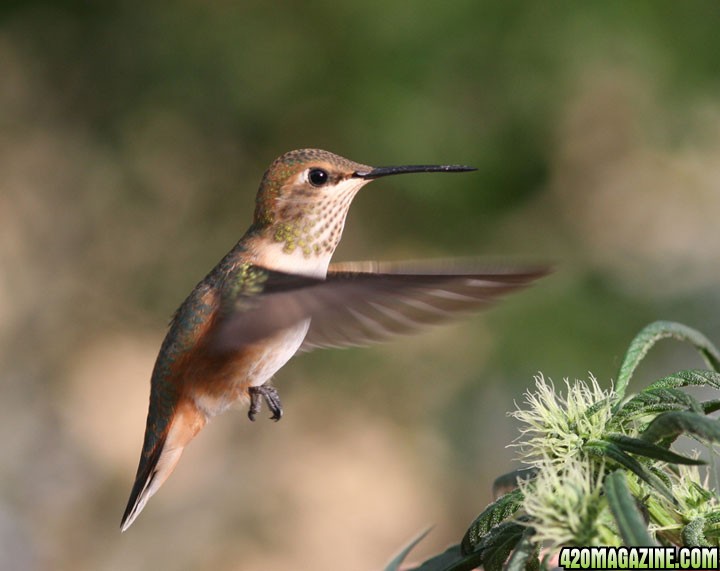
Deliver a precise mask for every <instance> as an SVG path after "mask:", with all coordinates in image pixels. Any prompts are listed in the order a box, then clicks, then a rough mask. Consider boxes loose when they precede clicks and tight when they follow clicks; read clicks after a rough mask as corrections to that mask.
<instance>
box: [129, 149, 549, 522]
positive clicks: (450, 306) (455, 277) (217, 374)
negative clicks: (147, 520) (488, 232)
mask: <svg viewBox="0 0 720 571" xmlns="http://www.w3.org/2000/svg"><path fill="white" fill-rule="evenodd" d="M471 170H475V169H473V168H471V167H466V166H459V165H446V166H441V165H413V166H399V167H380V168H373V167H369V166H367V165H362V164H359V163H355V162H353V161H350V160H348V159H345V158H343V157H340V156H338V155H335V154H333V153H329V152H327V151H322V150H318V149H301V150H297V151H291V152H289V153H286V154H284V155H282V156H281V157H279V158H278V159H276V160H275V161H274V162H273V163H272V164H271V165H270V167H269V168H268V170H267V171H266V172H265V175H264V176H263V179H262V182H261V183H260V188H259V190H258V193H257V199H256V208H255V214H254V218H253V223H252V225H251V226H250V228H249V230H248V231H247V232H246V234H245V235H244V236H243V237H242V238H241V239H240V241H239V242H238V243H237V244H236V246H235V247H234V248H233V249H232V250H230V252H229V253H228V254H227V255H226V256H225V257H224V258H223V259H222V260H220V262H219V263H218V264H217V266H215V267H214V268H213V269H212V270H211V271H210V273H209V274H208V275H207V276H205V278H204V279H203V280H202V281H201V282H200V283H199V284H198V285H197V286H196V287H195V289H193V291H192V292H191V293H190V295H189V296H188V297H187V299H186V300H185V301H184V302H183V303H182V305H180V307H179V308H178V309H177V311H176V312H175V314H174V316H173V318H172V321H171V323H170V327H169V330H168V333H167V336H166V337H165V340H164V341H163V343H162V347H161V349H160V354H159V355H158V358H157V361H156V362H155V367H154V369H153V373H152V381H151V390H150V407H149V411H148V417H147V425H146V428H145V439H144V442H143V448H142V454H141V457H140V465H139V466H138V470H137V475H136V477H135V483H134V485H133V488H132V492H131V493H130V499H129V501H128V504H127V508H126V509H125V513H124V514H123V518H122V523H121V529H122V531H125V530H126V529H127V528H128V527H129V526H130V525H131V524H132V523H133V521H134V520H135V518H136V517H137V516H138V514H139V513H140V512H141V511H142V509H143V508H144V507H145V504H146V503H147V501H148V500H149V499H150V497H151V496H152V495H153V494H154V493H155V492H157V490H158V488H160V486H161V485H162V484H163V482H165V480H166V479H167V477H168V476H169V475H170V473H171V472H172V471H173V469H174V468H175V466H176V465H177V462H178V460H179V459H180V455H181V454H182V452H183V449H184V448H185V446H187V444H188V443H189V442H190V441H191V440H192V439H193V438H194V437H195V436H196V435H197V434H198V432H200V430H202V428H203V427H204V426H205V424H206V423H207V422H208V421H209V420H210V419H211V418H212V417H213V416H216V415H218V414H220V413H221V412H223V411H224V410H226V409H227V408H228V407H230V406H231V405H232V404H234V403H235V402H237V401H240V402H245V403H249V410H248V416H249V418H250V420H254V419H255V416H256V415H257V414H258V412H259V411H260V409H261V404H262V401H263V400H264V401H265V403H266V404H267V406H268V408H269V409H270V411H271V412H272V418H273V419H274V420H276V421H277V420H279V419H280V418H281V416H282V414H283V409H282V406H281V403H280V398H279V396H278V393H277V390H276V389H275V388H274V387H273V386H272V385H271V384H270V379H271V378H272V376H273V375H274V374H275V373H276V372H277V371H278V370H279V369H280V368H281V367H282V366H283V365H285V363H286V362H287V361H288V360H289V359H290V358H291V357H292V356H293V355H295V354H296V353H298V352H301V351H310V350H312V349H316V348H321V347H345V346H351V345H365V344H369V343H373V342H377V341H383V340H385V339H387V338H389V337H392V336H394V335H398V334H404V333H410V332H412V331H413V330H415V329H417V328H418V327H421V326H423V325H428V324H435V323H440V322H443V321H446V320H448V319H449V318H451V317H453V316H454V315H456V314H459V313H463V312H467V311H468V310H472V309H477V308H479V307H482V306H485V305H487V304H488V303H489V302H491V301H492V300H493V299H495V298H496V297H498V296H500V295H501V294H504V293H507V292H509V291H512V290H515V289H518V288H521V287H523V286H526V285H528V284H529V283H530V282H531V281H533V280H535V279H537V278H539V277H540V276H542V275H544V274H545V273H547V269H546V268H539V267H535V268H532V267H526V268H522V267H520V268H517V267H516V268H506V269H497V270H495V269H491V268H482V267H477V266H476V265H474V264H469V263H467V262H466V263H460V262H443V263H440V264H435V265H433V264H425V265H423V264H418V265H412V264H407V263H406V264H383V263H376V262H355V263H344V264H333V265H330V258H331V257H332V255H333V252H334V251H335V248H336V247H337V245H338V243H339V242H340V237H341V234H342V231H343V227H344V225H345V218H346V216H347V213H348V210H349V208H350V203H351V202H352V200H353V198H354V197H355V195H356V193H357V192H358V191H359V190H360V189H361V188H362V187H363V186H365V185H366V184H367V183H369V182H371V181H373V180H375V179H377V178H381V177H384V176H389V175H397V174H406V173H420V172H463V171H471Z"/></svg>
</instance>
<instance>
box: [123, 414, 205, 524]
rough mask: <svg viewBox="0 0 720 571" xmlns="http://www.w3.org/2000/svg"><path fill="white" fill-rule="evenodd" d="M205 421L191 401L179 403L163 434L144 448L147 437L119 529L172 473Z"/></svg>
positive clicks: (130, 521) (140, 508)
mask: <svg viewBox="0 0 720 571" xmlns="http://www.w3.org/2000/svg"><path fill="white" fill-rule="evenodd" d="M206 422H207V417H206V416H205V415H204V414H203V413H202V412H200V411H199V410H198V409H197V407H195V405H194V404H191V403H187V404H185V405H180V406H178V408H177V409H176V411H175V414H174V416H173V420H172V422H171V423H170V424H169V428H168V429H167V431H166V432H165V434H164V435H162V437H161V438H159V439H157V440H155V441H154V444H153V445H152V447H151V448H149V449H147V450H146V449H145V448H146V447H147V445H148V438H147V436H146V439H145V447H143V452H142V455H141V457H140V465H139V466H138V471H137V475H136V476H135V483H134V484H133V488H132V491H131V492H130V499H129V500H128V504H127V507H126V508H125V513H124V514H123V517H122V522H121V523H120V531H121V532H122V531H125V530H126V529H127V528H129V527H130V526H131V525H132V523H133V522H134V521H135V518H137V516H139V515H140V512H141V511H142V510H143V508H144V507H145V504H146V503H147V502H148V500H149V499H150V498H151V497H152V496H153V494H155V492H157V491H158V490H159V489H160V486H162V485H163V483H164V482H165V480H167V478H168V476H170V474H172V472H173V470H174V469H175V466H176V465H177V463H178V461H179V460H180V456H181V455H182V453H183V450H184V449H185V446H187V444H188V443H189V442H190V441H191V440H192V439H193V438H194V437H195V435H196V434H197V433H198V432H200V430H201V429H202V428H203V426H205V423H206ZM148 430H149V426H148Z"/></svg>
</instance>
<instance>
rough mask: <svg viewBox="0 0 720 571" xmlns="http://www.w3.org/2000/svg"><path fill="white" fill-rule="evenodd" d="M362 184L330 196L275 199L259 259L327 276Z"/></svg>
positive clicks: (294, 270)
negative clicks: (306, 198)
mask: <svg viewBox="0 0 720 571" xmlns="http://www.w3.org/2000/svg"><path fill="white" fill-rule="evenodd" d="M354 182H357V181H354ZM361 186H362V185H359V184H357V183H356V184H353V185H347V187H346V188H344V189H339V188H337V187H336V188H335V192H334V193H333V194H332V195H331V196H324V197H322V198H319V197H318V198H317V199H312V200H304V201H302V200H292V199H283V198H278V199H276V202H275V205H274V206H275V215H274V216H273V220H272V222H271V223H270V224H269V225H268V226H267V227H266V228H265V229H264V232H263V235H264V236H263V238H264V240H263V241H264V242H265V247H264V248H263V249H262V251H261V252H260V257H261V258H263V259H261V260H259V262H260V263H261V264H262V265H264V266H265V267H269V268H273V269H277V270H282V271H288V272H290V273H303V274H308V275H314V276H321V277H324V276H325V274H326V272H327V267H328V265H329V264H330V259H331V258H332V255H333V253H334V252H335V248H337V245H338V244H339V243H340V238H341V237H342V232H343V228H344V226H345V219H346V217H347V214H348V211H349V209H350V204H351V203H352V200H353V198H354V197H355V194H356V193H357V191H358V190H359V189H360V187H361ZM268 242H270V244H268Z"/></svg>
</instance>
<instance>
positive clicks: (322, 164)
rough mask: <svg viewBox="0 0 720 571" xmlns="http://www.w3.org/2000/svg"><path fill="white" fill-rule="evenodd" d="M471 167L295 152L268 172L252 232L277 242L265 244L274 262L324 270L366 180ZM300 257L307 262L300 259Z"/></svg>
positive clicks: (278, 264) (265, 255)
mask: <svg viewBox="0 0 720 571" xmlns="http://www.w3.org/2000/svg"><path fill="white" fill-rule="evenodd" d="M468 170H475V169H473V168H471V167H464V166H457V165H452V166H440V165H412V166H401V167H379V168H373V167H370V166H368V165H363V164H360V163H356V162H354V161H351V160H349V159H346V158H343V157H341V156H338V155H335V154H333V153H330V152H328V151H323V150H320V149H300V150H296V151H290V152H289V153H285V154H284V155H282V156H280V157H278V158H277V159H275V161H274V162H273V163H272V164H271V165H270V167H269V168H268V169H267V171H265V175H264V176H263V179H262V182H261V183H260V188H259V190H258V194H257V200H256V208H255V216H254V219H253V226H252V228H251V233H252V234H256V235H257V234H262V235H263V236H264V237H265V239H266V240H267V239H270V241H271V242H272V243H274V244H275V245H276V248H274V249H268V248H267V247H264V248H263V249H264V250H265V251H266V253H265V254H264V257H268V256H270V255H272V261H273V262H274V266H275V267H277V268H279V267H280V266H286V267H285V268H284V269H288V268H291V269H294V270H295V271H297V272H300V271H302V269H301V268H302V266H308V267H309V268H311V269H309V273H313V274H321V275H324V274H325V271H326V270H327V265H328V264H329V262H330V258H331V257H332V254H333V252H334V251H335V248H336V247H337V245H338V243H339V242H340V237H341V235H342V231H343V227H344V225H345V218H346V217H347V214H348V211H349V209H350V204H351V202H352V200H353V198H354V197H355V195H356V194H357V192H358V191H359V190H360V189H361V188H362V187H363V186H365V185H366V184H367V183H369V182H371V181H373V180H374V179H376V178H380V177H382V176H388V175H393V174H404V173H412V172H458V171H468ZM278 248H279V250H280V252H277V251H276V250H278ZM270 252H274V253H273V254H269V253H270ZM281 254H284V255H286V256H292V257H293V261H292V262H291V261H289V260H286V261H287V264H285V263H279V258H280V257H281ZM299 257H302V258H304V259H306V260H308V262H307V263H302V262H300V261H299V259H297V258H299ZM260 261H261V262H263V261H264V262H265V264H266V265H268V264H269V261H268V260H260Z"/></svg>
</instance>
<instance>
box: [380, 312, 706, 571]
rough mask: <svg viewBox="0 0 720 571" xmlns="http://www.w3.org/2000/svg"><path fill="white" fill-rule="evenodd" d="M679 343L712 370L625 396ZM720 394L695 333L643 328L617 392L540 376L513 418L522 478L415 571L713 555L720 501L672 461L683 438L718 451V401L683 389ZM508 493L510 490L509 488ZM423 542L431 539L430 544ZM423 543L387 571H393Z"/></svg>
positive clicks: (695, 459)
mask: <svg viewBox="0 0 720 571" xmlns="http://www.w3.org/2000/svg"><path fill="white" fill-rule="evenodd" d="M668 337H672V338H675V339H679V340H681V341H685V342H688V343H690V344H692V345H693V346H694V347H695V348H696V349H697V350H698V351H699V352H700V354H701V355H702V356H703V358H704V360H705V362H706V363H707V365H708V369H699V370H682V371H679V372H676V373H673V374H671V375H668V376H667V377H663V378H661V379H659V380H656V381H655V382H653V383H651V384H650V385H649V386H648V387H647V388H645V389H644V390H642V391H640V392H638V393H636V394H627V388H628V384H629V382H630V380H631V378H632V377H633V374H634V372H635V370H636V369H637V367H638V365H639V364H640V362H641V361H642V360H643V358H644V357H645V356H646V354H647V352H648V351H649V350H650V348H651V347H652V346H653V345H655V343H657V342H658V341H659V340H661V339H664V338H668ZM690 386H698V387H709V388H711V389H715V390H720V352H719V351H718V349H717V348H716V347H715V346H713V344H712V343H710V341H708V339H707V338H706V337H705V336H703V335H702V334H700V333H699V332H697V331H695V330H693V329H691V328H689V327H686V326H684V325H681V324H679V323H671V322H656V323H652V324H651V325H649V326H647V327H645V329H643V330H642V331H641V332H640V333H639V334H638V335H637V336H636V337H635V339H633V341H632V343H631V344H630V347H629V348H628V350H627V353H626V355H625V358H624V360H623V363H622V366H621V367H620V371H619V373H618V375H617V379H616V382H615V385H614V387H611V388H609V389H607V390H603V389H602V388H601V387H600V385H599V383H598V382H597V381H596V380H595V379H594V378H593V377H590V379H589V380H588V381H575V382H573V383H571V382H568V381H566V382H565V387H564V390H563V391H558V390H556V388H555V386H554V385H553V383H552V382H551V381H548V380H546V379H545V378H544V377H543V376H542V375H538V376H537V377H536V379H535V390H533V391H528V393H527V394H526V395H525V402H524V403H523V404H521V405H519V406H518V407H517V410H516V411H514V412H512V413H511V415H512V416H513V417H514V418H515V419H517V421H519V423H520V425H521V428H520V432H521V436H520V438H519V440H518V441H517V442H516V443H515V444H513V446H516V447H517V449H518V451H519V455H520V460H521V461H522V462H523V464H524V465H525V466H524V467H523V468H522V469H520V470H517V471H515V472H513V473H511V474H506V475H505V476H501V477H500V478H498V480H497V482H496V488H501V487H505V488H511V489H510V490H509V491H505V493H503V494H502V495H500V497H498V498H497V499H496V500H495V501H494V502H493V503H491V504H490V505H489V506H487V507H486V508H485V509H484V510H483V511H482V513H480V515H479V516H478V517H477V518H476V519H475V521H474V522H473V523H472V525H471V526H470V527H469V529H468V530H467V532H466V533H465V536H464V537H463V538H462V541H461V542H460V543H459V544H458V545H455V546H453V547H451V548H449V549H448V550H447V551H445V552H444V553H442V554H440V555H438V556H436V557H433V558H431V559H429V560H427V561H425V562H424V563H423V564H421V565H420V566H417V567H413V568H412V569H411V568H409V567H404V569H407V570H408V571H467V570H471V569H475V568H477V567H482V568H484V569H485V570H486V571H498V570H500V569H509V570H513V571H520V570H523V569H528V570H530V569H532V570H535V569H541V568H547V565H548V563H547V562H548V559H549V557H550V556H551V555H553V554H555V553H557V552H558V551H559V550H560V548H562V547H575V546H591V547H592V546H621V545H625V546H654V545H658V546H718V545H720V498H719V497H718V495H717V493H716V492H715V491H714V490H712V489H710V487H709V484H708V476H707V475H706V476H705V478H701V475H700V471H699V469H698V466H700V465H702V464H704V463H705V462H704V461H703V460H701V459H700V458H699V454H698V453H697V452H694V453H692V454H691V455H685V454H680V453H678V452H676V451H673V450H672V448H671V447H672V445H673V443H674V442H675V441H676V440H677V438H678V437H679V436H681V435H685V436H687V437H689V438H690V439H691V440H694V441H696V442H697V443H700V444H702V445H709V447H710V452H711V454H712V453H713V449H712V446H713V444H714V443H716V442H720V421H718V420H716V419H713V418H710V417H709V416H708V415H709V414H710V413H713V412H715V411H717V410H718V409H720V400H718V399H713V400H698V399H697V398H695V397H693V396H692V395H690V394H689V393H688V392H686V391H684V390H682V389H684V388H685V387H690ZM508 483H509V484H510V485H509V486H508V485H507V484H508ZM423 536H424V534H423ZM423 536H421V537H419V538H418V539H416V540H415V541H414V542H412V544H411V545H409V546H408V547H406V548H405V549H404V550H403V551H402V552H401V553H400V554H399V555H398V556H397V557H396V558H395V559H394V560H393V561H392V562H391V563H390V564H389V565H388V567H387V568H386V571H398V570H399V569H401V565H402V562H403V560H404V559H405V557H406V556H407V554H408V552H409V551H410V550H411V549H412V548H413V547H414V545H416V544H417V542H419V541H420V540H421V539H422V537H423Z"/></svg>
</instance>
